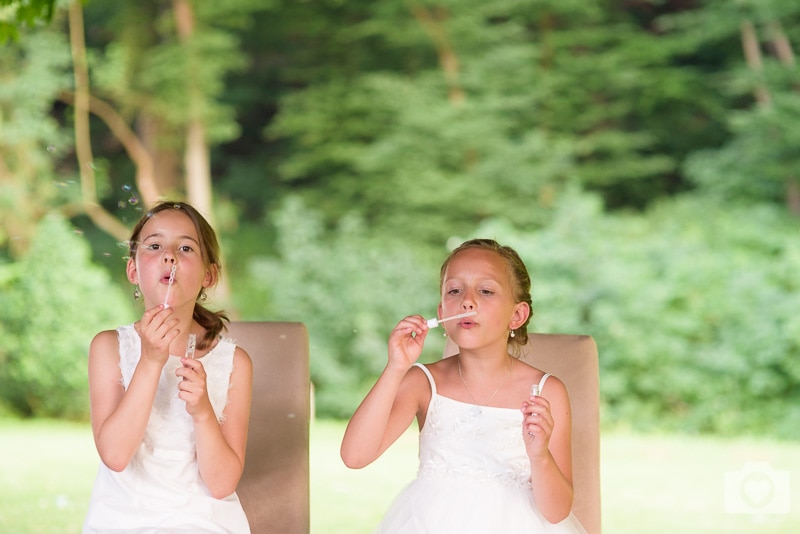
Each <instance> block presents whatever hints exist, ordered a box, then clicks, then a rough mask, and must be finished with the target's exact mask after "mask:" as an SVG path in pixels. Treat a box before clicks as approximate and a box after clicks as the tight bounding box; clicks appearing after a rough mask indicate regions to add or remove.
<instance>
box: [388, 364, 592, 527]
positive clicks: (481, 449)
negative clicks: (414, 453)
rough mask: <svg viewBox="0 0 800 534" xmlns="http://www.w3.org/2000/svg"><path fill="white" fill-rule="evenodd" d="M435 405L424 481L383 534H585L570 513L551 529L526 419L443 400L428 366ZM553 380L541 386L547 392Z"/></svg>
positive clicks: (422, 441)
mask: <svg viewBox="0 0 800 534" xmlns="http://www.w3.org/2000/svg"><path fill="white" fill-rule="evenodd" d="M415 365H417V366H419V367H420V368H421V369H422V370H423V371H424V372H425V374H426V375H427V377H428V381H429V382H430V385H431V401H430V404H429V405H428V412H427V416H426V418H425V425H424V426H423V427H422V431H421V432H420V436H419V470H418V472H417V478H416V479H415V480H414V481H412V482H411V483H410V484H409V485H408V486H406V488H405V489H404V490H403V491H402V492H401V493H400V495H398V496H397V498H396V499H395V501H394V503H393V504H392V506H391V507H390V508H389V511H388V512H387V513H386V515H385V516H384V518H383V521H382V522H381V524H380V525H379V526H378V528H377V529H376V530H375V533H376V534H378V533H380V534H450V533H453V534H537V533H547V534H575V533H581V534H583V533H585V532H586V531H585V530H584V528H583V526H582V525H581V524H580V523H579V522H578V520H577V519H576V518H575V516H574V515H572V514H570V515H569V516H568V517H567V518H566V519H564V520H563V521H561V522H560V523H558V524H552V523H549V522H548V521H547V520H546V519H544V517H542V515H541V513H540V512H539V510H538V509H537V507H536V503H535V502H534V500H533V493H532V492H531V487H532V486H531V466H530V460H529V458H528V455H527V453H526V452H525V443H524V441H523V439H522V413H521V412H520V411H519V410H517V409H513V408H496V407H484V406H478V405H475V404H468V403H464V402H460V401H456V400H453V399H450V398H448V397H443V396H441V395H439V394H437V392H436V383H435V382H434V380H433V376H432V375H431V373H430V371H428V369H427V368H425V366H424V365H421V364H415ZM548 376H549V375H545V376H544V377H543V378H542V381H541V382H540V384H539V386H540V391H541V387H542V386H543V385H544V382H545V381H546V380H547V377H548Z"/></svg>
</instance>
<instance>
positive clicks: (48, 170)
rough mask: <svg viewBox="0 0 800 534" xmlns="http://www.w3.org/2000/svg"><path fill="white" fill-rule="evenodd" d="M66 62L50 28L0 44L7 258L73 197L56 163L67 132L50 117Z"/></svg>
mask: <svg viewBox="0 0 800 534" xmlns="http://www.w3.org/2000/svg"><path fill="white" fill-rule="evenodd" d="M68 65H69V53H68V49H67V44H66V42H65V40H64V38H63V36H61V35H59V34H57V33H54V32H49V31H43V32H37V33H35V34H32V35H29V36H26V38H25V39H23V40H21V41H20V42H16V43H8V44H7V45H5V46H2V47H0V81H1V82H2V83H0V250H3V251H6V252H7V253H8V255H9V256H10V257H12V258H20V257H22V256H23V255H24V254H25V253H26V252H27V249H28V248H29V246H30V243H31V240H32V238H33V234H34V233H35V231H36V227H37V224H38V221H39V220H40V219H41V218H42V217H43V216H44V215H45V214H46V213H47V212H48V210H50V209H51V207H52V206H54V205H59V204H60V205H63V204H69V203H71V202H75V201H77V200H78V199H79V196H78V190H77V188H75V187H73V186H72V184H73V183H74V180H73V179H72V175H71V173H70V172H69V171H66V170H64V169H63V168H59V167H58V162H59V160H60V159H61V158H63V157H64V156H65V155H68V154H70V153H71V151H72V145H71V143H70V139H69V132H68V131H66V130H65V129H64V128H63V127H62V125H60V124H59V123H58V121H57V120H56V119H55V118H54V117H53V116H52V115H51V109H52V103H53V101H54V100H55V99H56V98H57V96H58V94H59V92H60V91H62V90H63V89H64V88H65V87H67V86H68V85H69V83H70V81H69V78H68V77H67V76H66V75H65V73H64V72H65V69H66V68H68ZM57 173H59V174H58V175H57Z"/></svg>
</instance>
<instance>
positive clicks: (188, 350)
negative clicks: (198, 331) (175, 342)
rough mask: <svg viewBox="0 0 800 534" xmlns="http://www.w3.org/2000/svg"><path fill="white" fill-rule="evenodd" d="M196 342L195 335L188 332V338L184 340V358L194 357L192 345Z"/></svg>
mask: <svg viewBox="0 0 800 534" xmlns="http://www.w3.org/2000/svg"><path fill="white" fill-rule="evenodd" d="M196 343H197V336H195V335H194V334H189V339H187V340H186V354H184V355H183V357H184V358H191V359H194V347H195V344H196Z"/></svg>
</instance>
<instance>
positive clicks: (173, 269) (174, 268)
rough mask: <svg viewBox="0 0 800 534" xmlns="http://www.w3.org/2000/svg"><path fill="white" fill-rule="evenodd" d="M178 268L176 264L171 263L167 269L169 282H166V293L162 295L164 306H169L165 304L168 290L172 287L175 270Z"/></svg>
mask: <svg viewBox="0 0 800 534" xmlns="http://www.w3.org/2000/svg"><path fill="white" fill-rule="evenodd" d="M177 269H178V266H177V265H173V266H172V269H170V271H169V282H167V294H166V295H164V307H165V308H169V304H167V300H168V299H169V290H170V289H172V282H174V281H175V271H176V270H177Z"/></svg>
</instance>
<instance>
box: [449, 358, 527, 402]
mask: <svg viewBox="0 0 800 534" xmlns="http://www.w3.org/2000/svg"><path fill="white" fill-rule="evenodd" d="M456 358H458V359H457V360H456V365H458V377H459V378H460V379H461V383H462V384H464V389H466V390H467V393H468V394H469V396H470V398H471V399H472V402H473V403H474V404H475V406H474V407H473V408H472V409H471V410H470V412H471V413H472V415H480V414H481V413H483V410H482V409H481V408H486V407H488V406H489V403H490V402H492V399H493V398H494V396H495V395H497V392H498V391H500V388H501V387H503V384H505V383H506V380H508V377H509V376H511V371H513V370H514V359H513V358H512V359H511V365H509V366H508V373H506V376H504V377H503V379H502V380H501V381H500V383H499V384H497V387H496V388H494V391H493V392H492V394H491V395H490V396H489V400H488V401H486V404H481V403H480V402H478V399H476V398H475V395H473V394H472V392H471V391H470V390H469V386H468V385H467V381H466V380H464V375H462V374H461V356H460V355H459V356H456Z"/></svg>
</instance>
